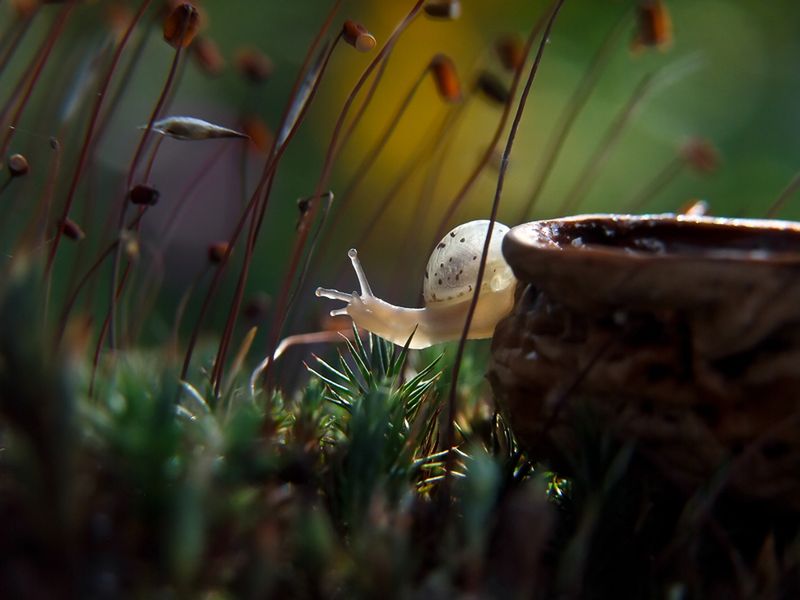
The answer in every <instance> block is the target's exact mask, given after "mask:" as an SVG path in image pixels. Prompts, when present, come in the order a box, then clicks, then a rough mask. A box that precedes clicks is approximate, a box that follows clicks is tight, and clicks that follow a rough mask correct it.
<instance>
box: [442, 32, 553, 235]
mask: <svg viewBox="0 0 800 600" xmlns="http://www.w3.org/2000/svg"><path fill="white" fill-rule="evenodd" d="M544 23H545V17H542V18H540V19H539V20H538V21H537V22H536V24H535V25H534V26H533V29H532V30H531V32H530V34H529V35H528V39H527V40H526V41H525V47H524V49H523V52H524V55H525V56H528V55H529V54H530V52H531V48H532V47H533V42H534V41H535V40H536V38H537V37H538V35H539V32H540V31H541V30H542V27H543V26H544ZM524 66H525V65H524V64H520V65H519V66H518V67H517V68H516V69H515V70H514V75H513V78H512V80H511V87H510V88H509V93H508V100H506V103H505V104H504V105H503V114H502V115H501V116H500V120H499V121H498V123H497V127H496V128H495V130H494V133H493V134H492V139H491V140H490V141H489V143H488V144H487V145H486V149H485V150H484V152H483V154H482V155H481V158H480V160H479V161H478V164H477V165H475V168H474V169H473V170H472V172H471V173H470V175H469V177H467V180H466V181H465V182H464V184H463V185H462V186H461V188H460V189H459V190H458V192H457V193H456V195H455V196H454V197H453V199H452V200H451V201H450V203H449V204H448V206H447V208H446V209H445V212H444V214H443V215H442V216H441V218H440V219H439V222H438V225H437V226H436V230H435V231H436V233H435V235H434V239H437V240H438V239H440V238H441V237H442V236H443V235H444V234H445V233H446V231H447V228H448V226H449V224H450V221H451V220H452V218H453V215H455V213H456V211H457V210H458V209H459V208H460V207H461V205H462V204H463V203H464V200H465V198H466V197H467V194H469V192H470V190H471V189H472V187H473V186H474V185H475V183H476V182H477V181H478V177H479V176H480V174H481V173H482V172H483V170H484V169H485V168H486V165H488V164H489V161H490V160H491V159H492V154H493V153H494V151H495V148H496V147H497V144H498V142H499V141H500V137H501V136H502V135H503V131H504V130H505V128H506V123H508V118H509V117H510V116H511V106H512V104H513V103H514V97H515V96H516V94H517V88H518V87H519V82H520V79H521V78H522V70H523V68H524Z"/></svg>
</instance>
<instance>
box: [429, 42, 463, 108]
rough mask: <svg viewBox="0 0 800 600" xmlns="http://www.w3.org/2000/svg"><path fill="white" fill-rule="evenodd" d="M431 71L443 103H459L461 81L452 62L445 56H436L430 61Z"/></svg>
mask: <svg viewBox="0 0 800 600" xmlns="http://www.w3.org/2000/svg"><path fill="white" fill-rule="evenodd" d="M431 70H432V71H433V79H434V81H436V89H437V90H438V91H439V95H440V96H441V97H442V99H443V100H444V101H445V102H452V103H455V102H461V97H462V95H461V81H460V80H459V79H458V73H457V72H456V65H455V63H453V60H452V59H451V58H450V57H449V56H447V55H446V54H437V55H436V56H434V57H433V60H431Z"/></svg>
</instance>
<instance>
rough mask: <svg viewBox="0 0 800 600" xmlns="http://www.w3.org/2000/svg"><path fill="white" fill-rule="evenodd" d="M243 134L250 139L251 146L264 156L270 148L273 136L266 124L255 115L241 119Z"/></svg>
mask: <svg viewBox="0 0 800 600" xmlns="http://www.w3.org/2000/svg"><path fill="white" fill-rule="evenodd" d="M242 129H243V130H244V134H245V135H246V136H247V137H249V138H250V142H251V143H252V145H253V146H254V147H255V148H257V149H258V151H259V152H263V153H264V154H266V153H267V152H269V149H270V148H271V147H272V141H273V140H274V138H275V134H273V133H272V131H270V129H269V127H267V124H266V123H264V121H263V120H262V119H261V117H259V116H257V115H248V116H246V117H244V118H243V119H242Z"/></svg>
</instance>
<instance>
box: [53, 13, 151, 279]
mask: <svg viewBox="0 0 800 600" xmlns="http://www.w3.org/2000/svg"><path fill="white" fill-rule="evenodd" d="M151 1H152V0H144V1H143V2H142V4H141V5H140V6H139V10H138V11H137V12H136V14H135V15H134V17H133V19H131V22H130V24H129V25H128V28H127V29H126V30H125V33H124V34H123V36H122V39H121V40H120V42H119V44H117V48H116V50H115V51H114V55H113V56H112V58H111V63H110V64H109V66H108V70H107V71H106V74H105V76H104V77H103V80H102V81H101V82H100V85H99V87H98V90H97V94H96V96H95V102H94V106H93V107H92V113H91V116H90V117H89V124H88V125H87V127H86V133H85V134H84V138H83V145H82V146H81V151H80V154H79V155H78V162H77V164H76V165H75V171H74V172H73V174H72V180H71V181H70V184H69V189H68V191H67V196H66V200H65V201H64V208H63V210H62V211H61V217H60V220H61V222H64V221H66V219H67V218H68V217H69V212H70V210H71V208H72V204H73V202H74V200H75V193H76V192H77V190H78V184H79V183H80V180H81V175H82V174H83V169H84V167H85V166H86V160H87V158H88V157H89V148H91V146H92V143H93V136H94V133H95V131H96V129H97V124H98V118H99V116H100V110H101V109H102V107H103V100H104V99H105V97H106V93H107V92H108V88H109V85H110V84H111V78H112V77H113V75H114V70H115V69H116V68H117V65H118V64H119V60H120V58H121V57H122V52H123V50H124V49H125V46H126V45H127V44H128V40H129V39H130V37H131V34H132V33H133V30H134V29H135V28H136V25H137V24H138V22H139V20H140V19H141V18H142V15H143V14H144V12H145V10H147V7H148V6H149V5H150V3H151ZM62 236H63V231H62V229H61V227H59V228H57V230H56V235H55V239H54V240H53V244H52V245H51V247H50V252H49V254H48V257H47V264H46V266H45V271H44V276H45V278H49V277H50V271H51V269H52V267H53V262H54V261H55V257H56V253H57V252H58V246H59V243H60V242H61V239H62Z"/></svg>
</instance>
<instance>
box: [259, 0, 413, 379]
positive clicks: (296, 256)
mask: <svg viewBox="0 0 800 600" xmlns="http://www.w3.org/2000/svg"><path fill="white" fill-rule="evenodd" d="M424 3H425V0H417V1H416V2H415V3H414V6H413V7H412V8H411V10H410V11H409V13H408V14H407V15H406V17H405V18H404V19H403V20H402V21H401V22H400V23H399V24H398V25H397V27H395V30H394V31H393V32H392V33H391V35H390V36H389V38H388V40H387V41H386V44H385V45H384V46H383V48H381V50H380V51H379V52H378V54H377V55H376V56H375V58H374V59H373V60H372V62H370V64H369V65H367V68H366V69H365V70H364V72H363V73H362V74H361V77H360V78H359V79H358V81H357V82H356V85H355V86H354V87H353V89H352V91H351V92H350V94H349V95H348V97H347V99H346V100H345V102H344V106H343V107H342V110H341V113H340V115H339V118H338V119H337V121H336V125H335V126H334V129H333V134H332V136H331V142H330V144H329V145H328V152H327V155H326V157H325V161H324V163H323V167H322V173H321V175H320V177H319V180H318V181H317V185H316V189H315V190H314V194H313V195H312V196H313V198H315V199H317V200H318V199H319V197H320V196H321V194H322V190H324V189H325V188H326V187H327V185H328V180H329V178H330V175H331V172H332V169H333V162H334V159H335V158H336V154H337V151H338V150H340V147H339V146H338V140H339V136H340V134H341V130H342V127H343V125H344V121H345V119H346V118H347V114H348V113H349V112H350V108H351V106H352V104H353V102H354V101H355V98H356V96H357V95H358V93H359V92H360V91H361V88H363V87H364V84H365V83H366V81H367V79H368V78H369V76H370V74H371V73H372V71H374V70H375V68H376V67H377V66H378V64H380V61H381V60H383V58H384V56H385V55H386V54H387V53H388V52H389V50H390V49H391V48H392V47H393V46H394V44H395V42H396V40H397V38H398V37H399V36H400V35H401V34H402V33H403V31H405V30H406V29H407V28H408V26H409V25H410V24H411V22H412V21H413V20H414V18H415V17H416V16H417V15H418V14H419V12H420V10H422V5H423V4H424ZM318 210H319V203H318V202H317V201H314V200H312V202H311V207H310V208H309V210H308V212H307V213H306V214H305V215H303V218H302V219H301V220H300V227H299V228H298V235H297V238H296V240H295V244H294V247H293V249H292V254H291V258H290V260H289V268H288V270H287V273H286V276H285V277H284V281H283V284H282V285H281V290H280V293H279V295H278V301H277V303H276V306H275V319H274V321H273V323H272V327H271V328H270V333H269V336H268V342H267V354H272V352H273V350H274V349H275V346H276V344H277V343H278V339H280V336H281V331H282V330H283V325H284V322H285V320H286V316H287V311H288V308H289V307H288V299H289V291H290V288H291V287H292V284H293V283H294V278H295V275H296V273H297V269H298V267H299V266H300V259H301V257H302V255H303V249H304V248H305V245H306V240H307V239H308V235H309V231H310V227H311V224H312V223H314V221H315V219H316V216H317V211H318ZM297 285H298V287H299V286H301V285H302V281H298V282H297ZM269 372H270V365H268V366H267V368H266V370H265V372H264V378H265V379H266V380H267V381H268V380H269Z"/></svg>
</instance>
